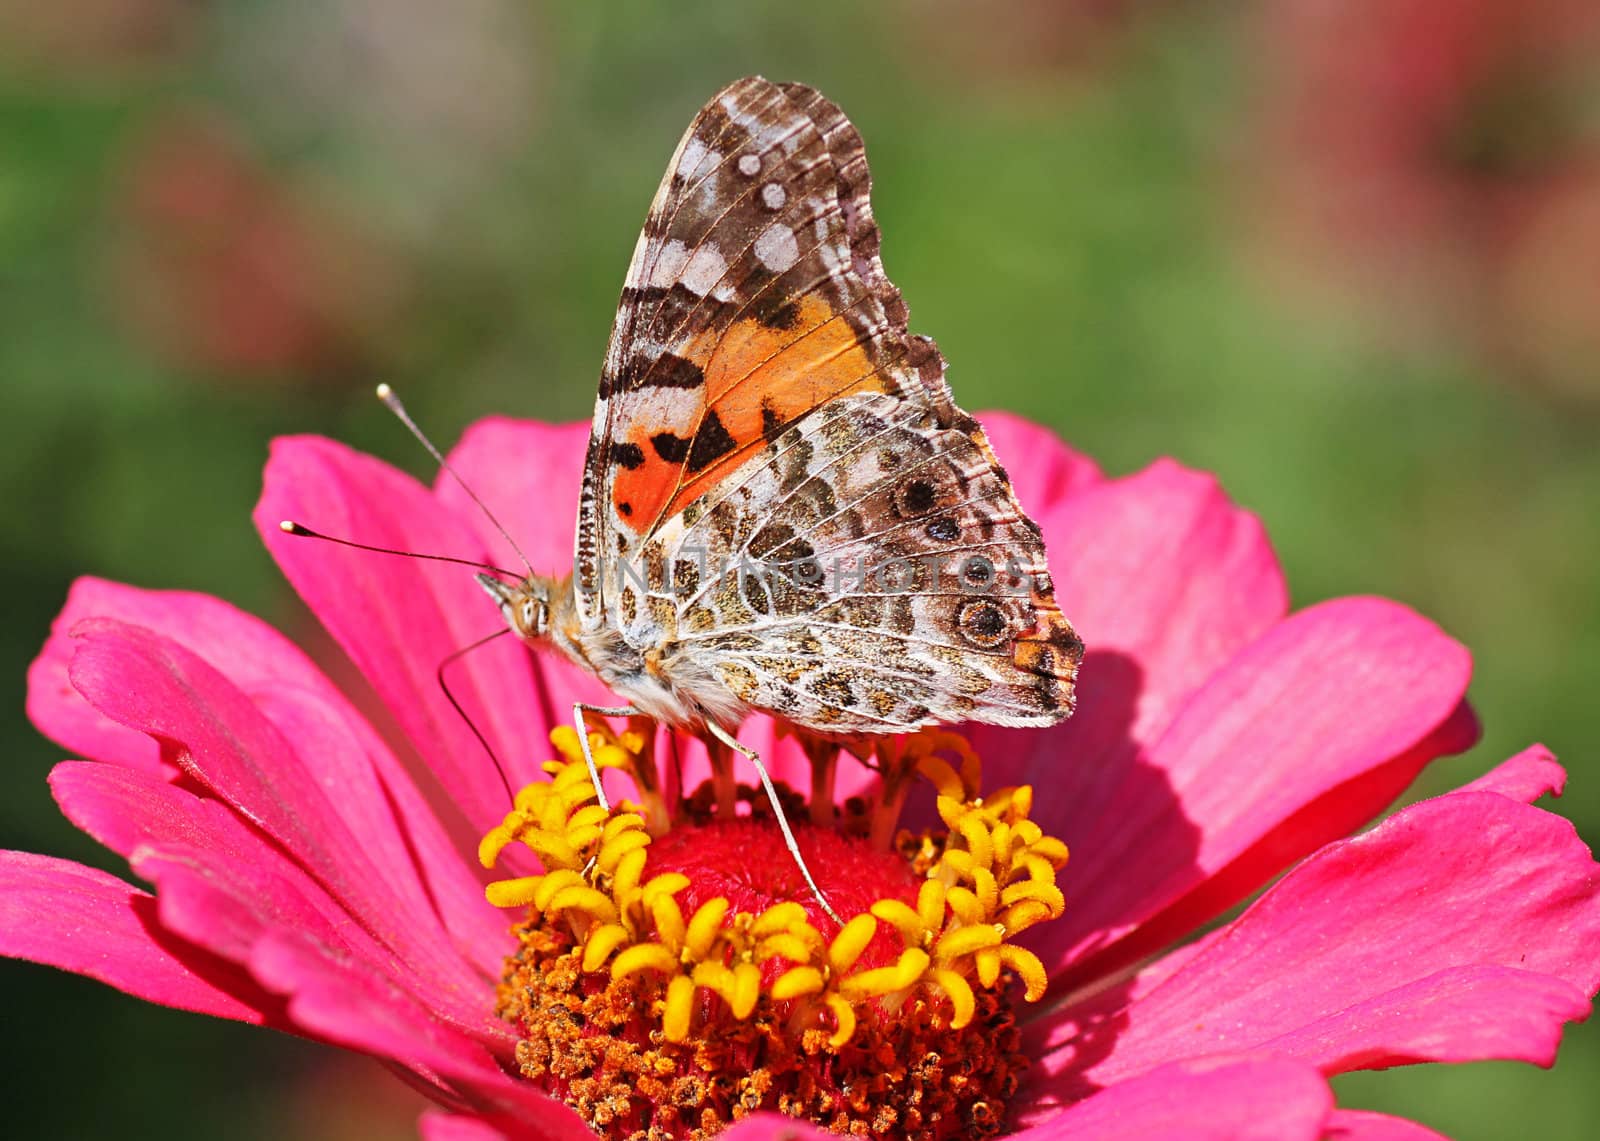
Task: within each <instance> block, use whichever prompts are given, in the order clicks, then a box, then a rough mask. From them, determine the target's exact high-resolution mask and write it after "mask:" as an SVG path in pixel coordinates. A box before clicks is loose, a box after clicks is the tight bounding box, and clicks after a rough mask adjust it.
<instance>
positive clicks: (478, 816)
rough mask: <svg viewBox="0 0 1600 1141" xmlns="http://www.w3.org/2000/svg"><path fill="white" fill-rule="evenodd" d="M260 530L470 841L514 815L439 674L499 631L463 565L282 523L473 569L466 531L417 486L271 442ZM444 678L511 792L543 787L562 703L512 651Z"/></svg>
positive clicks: (332, 456) (474, 661)
mask: <svg viewBox="0 0 1600 1141" xmlns="http://www.w3.org/2000/svg"><path fill="white" fill-rule="evenodd" d="M255 519H256V524H257V526H258V527H259V528H260V530H261V533H262V535H263V537H264V539H265V541H266V543H267V546H268V548H269V549H270V550H271V551H272V555H273V557H274V558H275V559H276V560H277V561H278V565H279V566H280V567H281V568H282V570H283V572H284V574H285V575H287V576H288V578H289V581H290V582H291V583H292V584H293V585H294V588H295V590H297V591H298V592H299V594H300V596H301V597H302V598H304V599H305V601H306V603H307V604H308V605H309V606H310V607H311V609H312V611H313V612H315V613H316V615H317V617H318V618H319V619H320V620H321V621H322V624H323V625H324V626H326V627H327V629H328V631H329V632H330V633H332V634H333V636H334V637H335V638H336V639H337V640H338V642H339V644H340V645H341V646H343V647H344V649H345V651H346V653H348V654H349V655H350V657H351V659H352V660H353V661H354V662H355V664H356V666H357V668H358V669H360V671H361V673H362V674H363V675H364V676H365V677H366V678H367V679H368V680H369V681H370V682H371V683H372V686H373V688H374V689H376V690H377V692H378V695H379V696H380V697H381V698H382V699H383V701H384V704H385V705H386V706H387V708H388V709H389V710H390V711H391V712H392V713H393V714H394V716H395V718H396V720H398V721H399V723H400V726H401V728H402V729H403V730H404V731H405V733H406V735H407V736H408V737H409V738H410V739H411V741H412V743H413V744H414V745H415V746H416V748H417V750H418V752H419V753H420V754H421V756H422V757H423V758H424V760H425V761H426V763H427V764H428V765H429V766H430V768H432V770H433V771H434V772H435V773H436V774H437V775H438V777H439V779H440V781H441V782H442V783H443V784H444V787H445V789H446V790H447V791H448V792H449V794H450V795H451V796H452V797H453V798H454V799H455V800H456V802H457V803H458V804H459V805H460V806H461V808H462V810H463V811H464V812H465V813H466V815H467V819H468V822H469V823H470V825H471V827H472V828H473V829H475V830H479V831H481V830H483V829H486V828H488V827H489V826H490V825H491V824H493V823H497V822H498V821H499V820H500V818H501V817H503V816H504V815H505V811H506V808H507V796H506V791H505V788H504V785H503V784H502V782H501V779H500V777H499V776H498V774H497V773H496V772H495V767H494V765H493V763H492V762H491V761H490V760H489V758H488V757H487V756H485V754H484V752H483V748H482V746H481V745H480V744H479V743H478V742H477V740H476V739H475V738H474V737H473V735H472V731H471V729H470V728H469V727H468V725H467V724H466V723H465V722H464V721H463V720H462V718H461V717H460V716H459V715H458V714H457V713H456V711H455V710H454V709H452V708H451V706H450V703H449V701H448V700H447V699H446V697H445V695H444V693H443V692H442V691H441V689H440V687H439V684H438V679H437V677H436V676H435V675H436V671H437V670H438V668H439V666H440V664H441V663H442V662H444V660H445V658H446V657H448V656H449V655H450V654H452V653H453V652H454V651H456V650H460V649H462V648H463V647H466V646H468V645H470V644H471V643H472V642H473V641H475V640H477V639H479V638H481V637H483V636H484V635H486V634H490V633H493V632H494V631H496V630H497V629H499V628H502V627H503V626H504V620H503V619H502V618H501V617H500V612H499V610H498V609H497V608H496V607H495V606H494V604H493V603H492V602H491V601H490V600H489V599H488V598H487V597H485V596H484V594H483V591H482V590H481V589H479V587H478V586H477V584H476V583H475V582H473V580H472V572H471V571H470V569H468V568H466V567H459V566H451V565H449V564H440V563H430V562H426V561H424V560H420V559H405V558H398V557H395V556H392V555H378V554H371V553H368V552H365V551H355V550H350V549H347V548H343V547H337V546H335V545H333V544H331V543H319V542H316V541H315V540H311V539H300V538H295V537H293V536H290V535H285V534H284V533H283V532H282V531H280V530H279V529H278V522H279V520H281V519H294V520H296V521H298V522H301V523H304V524H305V525H306V526H308V527H311V528H313V529H315V530H318V531H322V532H325V533H327V534H330V535H337V536H339V537H341V538H349V539H354V540H358V541H361V542H366V543H371V544H373V545H377V546H384V547H393V548H397V549H400V550H406V551H418V552H422V553H426V554H439V555H450V556H455V557H461V558H469V559H475V558H479V557H481V556H482V553H483V551H482V544H481V543H480V542H479V541H478V538H477V536H476V534H475V533H474V532H473V531H472V529H471V525H470V524H469V523H468V522H467V520H465V519H463V518H459V517H457V515H456V514H455V512H453V511H451V510H450V509H449V508H447V507H445V506H444V505H442V504H441V503H440V502H439V500H438V499H437V498H435V497H434V495H433V494H432V493H431V492H429V491H428V490H427V489H426V488H424V487H423V486H422V485H421V484H419V483H417V482H416V481H415V480H413V479H411V478H410V477H409V476H406V475H404V474H402V473H401V472H398V471H396V470H395V469H393V468H391V467H389V466H387V465H386V464H383V463H380V462H379V461H377V460H375V459H373V458H371V457H370V456H364V455H361V454H360V453H358V452H354V451H351V450H350V449H348V448H345V447H343V446H341V445H339V444H336V443H334V442H333V441H331V440H323V439H317V438H311V437H298V438H292V439H280V440H277V441H275V442H274V444H273V449H272V458H271V459H270V460H269V461H268V463H267V470H266V476H265V487H264V488H263V490H262V494H261V501H260V502H259V503H258V504H257V505H256V511H255ZM448 680H449V682H450V684H451V686H452V688H453V690H454V691H455V692H456V694H457V695H458V696H459V698H460V699H461V701H462V703H463V705H464V706H465V707H466V708H467V710H468V712H469V713H470V715H471V716H472V718H473V721H474V722H475V723H476V724H477V726H478V728H479V729H480V730H482V732H483V733H484V735H485V736H486V737H487V738H488V739H489V741H490V742H491V743H492V744H493V746H494V749H495V753H496V754H497V755H498V757H499V758H500V761H501V763H502V764H504V765H505V766H506V768H507V771H508V772H509V773H510V774H511V778H512V781H513V783H514V784H521V783H525V782H526V781H528V780H531V779H534V778H535V777H536V776H538V775H540V774H539V771H538V764H539V763H540V762H542V761H543V760H544V759H546V758H547V756H548V753H549V746H548V744H547V743H546V742H545V738H546V735H547V734H548V732H549V728H550V726H551V725H552V724H553V723H556V721H557V720H558V719H564V718H561V717H560V710H559V707H558V705H557V704H554V703H552V702H550V701H548V700H542V699H541V695H540V693H539V691H538V690H537V689H536V687H535V684H534V675H533V670H532V668H531V665H530V657H529V654H528V652H527V651H526V650H525V649H524V648H523V647H522V646H520V645H518V644H515V643H513V642H512V641H511V640H510V639H501V640H500V641H498V642H496V643H494V644H492V645H489V646H485V647H483V648H482V649H479V650H475V651H473V652H472V653H469V654H467V655H466V656H465V657H463V658H461V659H460V660H459V661H456V662H454V663H453V664H452V665H450V666H449V673H448Z"/></svg>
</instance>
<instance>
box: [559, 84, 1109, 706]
mask: <svg viewBox="0 0 1600 1141" xmlns="http://www.w3.org/2000/svg"><path fill="white" fill-rule="evenodd" d="M869 186H870V182H869V177H868V172H867V165H866V157H865V150H864V147H863V144H862V142H861V138H860V135H859V134H858V133H857V132H856V131H855V129H854V127H853V126H851V124H850V123H849V121H848V120H847V119H846V118H845V117H844V115H843V114H842V113H841V112H840V111H839V110H838V108H836V107H835V106H834V105H833V104H831V103H829V102H828V101H827V100H825V99H823V98H822V96H820V95H818V94H817V93H816V92H815V91H812V90H811V89H810V88H806V87H802V86H799V85H777V84H772V83H769V82H767V81H765V80H762V79H745V80H740V81H739V82H737V83H735V84H733V85H732V86H730V87H729V88H727V89H726V90H724V91H723V92H722V93H720V94H719V95H718V96H717V97H716V98H714V99H713V100H712V101H711V102H710V103H709V104H707V106H706V107H705V109H703V110H702V111H701V112H700V114H699V115H698V116H697V117H696V119H695V120H694V122H693V123H692V124H691V125H690V127H689V130H688V132H687V133H686V134H685V136H684V138H683V141H682V142H681V143H680V144H679V146H678V150H677V152H676V154H675V155H674V156H673V160H672V162H671V164H670V165H669V167H668V170H667V174H666V177H665V178H664V179H663V181H662V184H661V188H660V189H659V190H658V191H657V194H656V198H655V201H654V202H653V203H652V206H651V210H650V214H649V218H648V220H647V222H646V225H645V228H644V232H643V233H642V234H641V236H640V240H639V246H638V248H637V250H636V251H635V254H634V259H633V263H632V265H631V266H630V269H629V272H628V278H627V283H626V286H625V288H624V291H623V297H622V303H621V305H620V307H619V310H618V315H617V321H616V325H615V327H614V328H613V331H612V338H611V343H610V347H609V349H608V351H607V355H606V362H605V368H604V373H603V375H602V380H601V389H600V396H599V400H598V402H597V404H596V411H595V421H594V428H593V431H592V434H591V438H590V443H589V456H588V463H587V464H586V473H585V481H584V488H583V493H582V497H581V501H580V512H579V536H578V549H577V569H576V575H575V583H574V585H575V593H576V595H577V597H578V605H579V609H580V614H581V615H582V617H583V619H584V621H585V623H586V624H588V625H590V626H591V627H593V626H597V625H601V624H604V623H607V622H610V623H614V624H615V625H617V626H618V627H619V628H620V630H621V631H622V633H623V635H624V637H625V638H626V639H627V640H628V641H629V642H630V643H631V644H633V645H635V646H657V647H662V646H676V649H675V650H673V651H672V653H673V654H675V657H673V658H669V659H668V661H667V663H666V664H667V666H668V668H669V669H674V668H675V671H676V672H675V674H674V676H675V677H676V678H677V679H678V680H679V682H680V683H681V684H689V685H694V684H699V683H701V682H704V681H710V680H711V679H713V678H714V679H715V680H716V683H717V684H718V685H720V686H723V687H726V688H727V689H729V690H732V691H733V692H734V693H735V695H748V698H746V697H744V696H740V699H741V700H743V701H745V703H746V704H748V705H753V706H756V707H759V708H765V709H770V710H773V711H775V712H780V713H785V715H787V716H790V717H791V719H793V720H796V721H797V722H799V723H801V724H815V725H816V727H823V726H825V725H826V726H832V727H837V728H840V729H841V730H842V729H853V730H857V731H878V732H887V731H893V730H898V729H903V728H907V727H909V726H910V725H912V724H921V723H925V722H927V721H937V720H964V719H971V718H974V717H979V716H981V717H982V719H985V720H995V721H999V722H1001V723H1006V724H1036V723H1041V722H1046V721H1054V720H1058V719H1059V718H1060V717H1063V716H1065V715H1066V713H1067V712H1068V711H1070V708H1071V700H1072V682H1073V678H1074V676H1075V672H1076V667H1077V662H1078V659H1079V657H1080V656H1081V643H1079V642H1078V640H1077V638H1076V635H1075V634H1073V632H1072V628H1071V626H1070V625H1069V624H1068V623H1067V622H1066V620H1065V619H1064V618H1063V617H1062V616H1061V613H1060V610H1059V609H1058V608H1057V607H1056V605H1055V602H1054V599H1053V596H1052V594H1051V589H1050V582H1049V575H1048V572H1047V570H1046V569H1045V560H1044V550H1043V544H1042V541H1041V539H1040V537H1039V533H1038V528H1037V527H1036V526H1034V524H1033V523H1032V522H1031V521H1030V520H1028V519H1027V517H1026V516H1025V515H1024V514H1023V512H1022V510H1021V508H1020V507H1019V506H1018V505H1017V503H1016V499H1015V496H1014V495H1013V494H1012V492H1011V489H1010V486H1009V484H1008V482H1007V480H1006V478H1005V474H1004V471H1003V469H1002V468H1000V466H999V465H998V463H997V462H996V461H995V457H994V455H993V453H992V451H991V450H990V449H989V446H988V444H987V441H986V440H985V438H984V436H983V433H982V431H981V429H980V428H979V427H978V426H977V424H976V422H975V421H973V420H972V419H971V418H970V417H968V416H967V415H966V414H965V413H963V412H962V411H961V410H960V409H959V408H957V407H956V405H955V403H954V401H953V399H952V398H951V395H950V391H949V388H948V386H947V385H946V383H945V380H944V361H943V358H942V357H941V356H940V355H939V352H938V349H937V348H936V347H935V345H934V343H933V342H932V341H931V340H929V339H928V338H926V337H920V336H915V335H912V334H911V333H910V332H909V331H908V330H907V324H906V320H907V313H906V307H905V304H904V302H903V300H902V299H901V297H900V293H899V291H898V290H897V289H895V287H894V286H893V285H892V284H891V283H890V282H889V280H888V278H887V276H886V275H885V274H884V272H883V267H882V264H881V262H880V260H879V254H878V251H879V234H878V229H877V226H876V223H875V222H874V221H873V217H872V210H871V206H870V202H869V198H868V192H869ZM784 536H788V537H787V538H785V537H784ZM780 540H781V541H780ZM801 550H808V551H809V554H807V556H806V557H807V558H816V559H818V560H820V561H821V562H822V563H824V564H831V563H832V562H834V561H837V562H839V563H840V564H841V571H842V573H841V574H840V575H838V576H835V578H834V579H833V580H832V581H831V583H830V584H829V585H827V586H823V587H821V588H813V589H807V590H795V589H789V588H786V587H784V586H783V585H782V584H781V583H779V582H777V580H775V579H774V578H773V576H772V575H770V574H767V573H766V572H765V571H762V572H761V573H760V574H758V575H757V576H756V577H757V578H759V579H761V580H763V582H764V585H762V586H761V587H760V588H759V591H761V592H764V593H763V594H760V595H759V596H750V595H749V593H748V592H749V591H750V590H751V589H753V588H752V587H751V586H750V582H751V578H752V576H750V575H749V574H746V573H744V571H743V570H741V569H740V568H739V567H738V566H734V567H732V568H728V567H727V565H726V564H725V563H724V561H723V560H724V559H728V560H732V561H733V562H734V563H736V564H737V563H740V562H741V561H749V560H755V561H757V562H765V563H770V562H772V561H773V560H774V559H776V560H777V561H778V562H782V561H784V559H785V557H786V555H785V554H784V552H787V553H788V554H789V555H793V554H795V553H796V552H798V551H801ZM886 555H892V557H893V558H894V559H900V558H906V557H916V558H923V559H926V557H927V556H932V555H938V556H939V557H940V558H941V559H944V560H945V561H946V562H947V563H948V564H949V565H948V566H947V567H946V568H945V573H944V574H940V573H937V572H935V573H932V575H931V577H928V578H925V579H921V580H917V579H914V580H910V581H908V582H899V583H892V584H887V585H888V587H889V589H886V590H883V591H879V592H874V591H871V590H864V589H863V588H862V584H861V583H860V581H859V579H860V576H861V575H862V574H866V575H871V574H873V573H875V572H876V570H877V569H879V567H880V565H881V564H882V563H884V562H885V556H886ZM972 557H978V558H980V559H982V560H985V561H987V563H988V564H989V565H990V567H991V568H992V569H994V571H995V574H996V575H997V576H999V575H1000V574H1001V572H1002V570H1005V571H1007V573H1008V574H1009V577H1010V578H1011V579H1013V580H1015V581H1014V582H1012V583H1010V588H1009V593H1006V594H1004V595H1003V596H1002V595H1000V594H998V593H995V592H994V591H993V590H990V589H985V590H980V589H978V588H977V587H976V586H974V584H973V583H971V582H964V583H963V582H960V581H957V580H952V579H950V577H949V575H950V574H951V573H955V574H958V575H959V574H960V573H961V571H960V568H961V566H962V565H963V563H964V561H965V560H967V559H969V558H972ZM608 568H611V569H612V570H613V571H616V570H618V569H619V568H621V569H623V570H626V571H629V572H631V573H632V576H633V579H634V581H632V582H629V581H628V579H629V574H627V573H607V571H608ZM1012 568H1014V569H1012ZM780 577H782V576H780ZM691 579H693V580H694V582H693V587H692V588H691V587H689V586H686V583H688V582H689V581H690V580H691ZM730 584H732V585H730ZM803 585H807V586H812V587H814V584H803ZM879 595H882V596H883V597H879ZM991 595H992V596H991ZM780 596H781V597H780ZM890 596H892V597H890ZM980 596H982V597H980ZM760 598H765V601H766V605H765V606H763V605H761V603H760ZM762 647H765V650H766V651H772V652H762V653H758V652H757V651H758V650H759V649H761V648H762ZM757 659H761V660H757ZM766 659H772V660H771V661H768V660H766ZM824 660H832V661H833V662H834V663H835V668H834V669H833V670H832V671H831V672H830V671H828V670H825V669H823V668H822V663H823V662H824ZM890 662H893V663H896V664H895V666H894V668H893V669H892V670H891V669H889V666H888V663H890ZM873 663H876V665H875V666H873ZM868 666H873V668H876V669H878V670H879V671H880V673H881V674H882V677H883V680H884V682H885V685H886V686H887V688H885V686H884V685H880V686H873V687H867V686H865V685H862V686H858V687H856V688H859V689H860V690H861V692H860V694H859V695H858V697H857V699H854V700H851V701H849V702H840V701H829V700H827V699H826V698H825V697H819V696H818V694H817V693H816V692H814V691H815V690H816V687H817V686H819V685H820V686H821V687H822V688H823V689H828V688H830V687H831V688H833V689H835V690H836V691H838V692H840V693H842V691H841V690H839V688H838V687H837V686H833V685H832V682H833V681H836V680H838V678H837V677H836V676H834V675H839V676H843V675H841V674H840V673H839V671H840V670H841V669H845V667H850V668H856V667H861V668H866V667H868ZM807 670H810V671H811V674H816V673H818V671H820V672H821V674H823V675H826V676H820V679H819V676H811V674H807V672H806V671H807ZM885 671H887V672H885ZM895 671H898V673H896V672H895ZM845 672H846V673H848V672H849V670H845ZM802 674H804V675H806V676H803V677H802V676H801V675H802ZM980 676H981V678H982V684H981V685H980ZM896 678H898V680H896ZM797 686H798V687H809V688H799V689H797ZM804 693H809V694H810V696H809V697H806V696H803V694H804ZM891 699H892V702H893V707H892V708H891V707H890V702H891ZM879 710H881V712H877V711H879Z"/></svg>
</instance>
